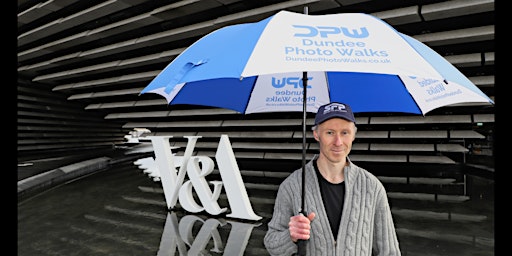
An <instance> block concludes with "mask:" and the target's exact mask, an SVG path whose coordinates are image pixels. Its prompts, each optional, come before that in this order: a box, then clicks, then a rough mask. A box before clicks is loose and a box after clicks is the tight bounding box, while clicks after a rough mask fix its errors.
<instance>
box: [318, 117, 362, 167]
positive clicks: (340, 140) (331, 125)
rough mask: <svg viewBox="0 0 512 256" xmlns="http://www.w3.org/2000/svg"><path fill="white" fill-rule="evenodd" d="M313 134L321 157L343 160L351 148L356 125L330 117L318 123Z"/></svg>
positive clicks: (336, 160)
mask: <svg viewBox="0 0 512 256" xmlns="http://www.w3.org/2000/svg"><path fill="white" fill-rule="evenodd" d="M313 136H314V137H315V140H317V141H318V142H319V145H320V157H321V158H323V157H325V158H327V160H329V161H330V162H333V163H337V162H343V161H345V159H346V157H347V156H348V154H349V153H350V150H351V149H352V142H353V141H354V139H355V136H356V127H355V124H354V123H353V122H350V121H347V120H345V119H342V118H332V119H329V120H327V121H325V122H323V123H321V124H320V125H318V127H317V129H316V130H313Z"/></svg>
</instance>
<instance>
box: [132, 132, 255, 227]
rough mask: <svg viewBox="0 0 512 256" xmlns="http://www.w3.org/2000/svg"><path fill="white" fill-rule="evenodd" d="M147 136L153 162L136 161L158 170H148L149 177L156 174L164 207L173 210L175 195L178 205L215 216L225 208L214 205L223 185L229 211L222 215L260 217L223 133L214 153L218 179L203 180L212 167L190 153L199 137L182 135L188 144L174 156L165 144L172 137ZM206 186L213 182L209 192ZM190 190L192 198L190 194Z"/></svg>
mask: <svg viewBox="0 0 512 256" xmlns="http://www.w3.org/2000/svg"><path fill="white" fill-rule="evenodd" d="M148 138H150V139H151V143H152V145H153V150H154V152H155V160H154V163H155V164H156V165H153V164H152V163H150V162H151V159H147V158H146V159H144V161H143V162H137V163H136V164H139V165H140V166H141V167H142V168H153V169H158V171H151V174H152V175H153V176H154V175H160V181H161V182H162V187H163V190H164V195H165V200H166V203H167V208H168V209H173V208H174V206H175V205H176V203H177V200H178V198H179V200H180V205H181V206H182V207H183V209H185V210H187V211H189V212H193V213H198V212H201V211H206V212H208V213H209V214H211V215H219V214H221V213H224V212H226V211H227V208H221V207H220V206H219V204H218V199H219V196H220V193H221V191H222V188H224V190H225V191H226V196H227V199H228V201H229V205H230V207H231V212H230V213H229V214H227V215H226V216H227V217H231V218H239V219H246V220H260V219H261V218H262V217H260V216H258V215H256V214H255V213H254V211H253V209H252V206H251V202H250V201H249V196H248V195H247V191H246V189H245V186H244V182H243V180H242V176H241V174H240V169H239V168H238V164H237V163H236V159H235V155H234V153H233V149H232V148H231V143H230V142H229V138H228V136H227V135H221V138H220V142H219V146H218V147H217V152H216V154H215V159H216V160H217V165H218V167H219V173H220V175H221V178H222V181H207V180H206V176H208V175H209V174H211V173H212V171H213V169H214V167H215V163H214V162H213V160H212V159H211V158H209V157H207V156H192V153H193V151H194V147H195V145H196V141H197V139H198V138H201V136H185V138H187V139H188V143H187V147H186V149H185V153H184V155H183V156H176V155H175V154H174V153H172V148H171V146H170V143H169V138H172V136H150V137H148ZM148 161H149V162H148ZM155 166H156V167H155ZM176 167H178V168H179V171H177V170H176ZM185 174H187V176H188V178H189V180H187V181H185ZM210 185H213V191H212V190H211V189H210ZM194 191H195V193H196V197H194V194H193V192H194ZM195 198H199V200H200V203H198V202H196V199H195Z"/></svg>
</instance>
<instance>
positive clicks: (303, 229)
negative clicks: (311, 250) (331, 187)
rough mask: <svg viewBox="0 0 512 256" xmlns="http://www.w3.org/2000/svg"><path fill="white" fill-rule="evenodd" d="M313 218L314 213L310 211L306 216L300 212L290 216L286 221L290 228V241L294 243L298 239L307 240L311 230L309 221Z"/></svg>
mask: <svg viewBox="0 0 512 256" xmlns="http://www.w3.org/2000/svg"><path fill="white" fill-rule="evenodd" d="M314 218H315V213H314V212H312V213H310V214H309V215H308V217H307V218H306V216H304V215H303V214H302V213H301V214H298V215H295V216H292V217H290V222H288V230H290V237H291V238H292V241H293V242H294V243H296V242H297V241H298V240H308V239H309V235H310V230H311V225H310V224H311V221H313V219H314Z"/></svg>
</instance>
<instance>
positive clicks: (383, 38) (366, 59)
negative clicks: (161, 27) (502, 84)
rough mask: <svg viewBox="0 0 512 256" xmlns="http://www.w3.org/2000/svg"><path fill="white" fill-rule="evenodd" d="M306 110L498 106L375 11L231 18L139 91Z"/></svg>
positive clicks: (240, 107)
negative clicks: (257, 19) (235, 21)
mask: <svg viewBox="0 0 512 256" xmlns="http://www.w3.org/2000/svg"><path fill="white" fill-rule="evenodd" d="M303 72H307V77H308V82H307V99H306V101H307V111H308V112H315V111H316V110H317V109H318V107H319V106H321V105H323V104H325V103H328V102H332V101H337V102H343V103H348V104H349V105H351V107H352V109H353V111H354V112H401V113H414V114H422V115H425V114H426V113H427V112H429V111H431V110H433V109H436V108H439V107H443V106H448V105H454V104H494V102H493V101H492V100H491V99H490V98H489V97H488V96H486V95H485V94H484V93H483V92H482V91H481V90H480V89H479V88H478V87H477V86H476V85H474V84H473V83H472V82H471V81H470V80H469V79H468V78H467V77H465V76H464V75H463V74H462V73H461V72H460V71H459V70H458V69H457V68H455V67H454V66H453V65H451V64H450V63H449V62H448V61H446V59H444V58H443V57H442V56H440V55H439V54H438V53H436V52H435V51H434V50H432V49H431V48H429V47H428V46H426V45H425V44H423V43H421V42H419V41H417V40H415V39H414V38H412V37H410V36H407V35H405V34H402V33H400V32H398V31H396V30H395V29H394V28H393V27H391V26H390V25H388V24H387V23H385V22H384V21H382V20H380V19H378V18H376V17H374V16H372V15H368V14H362V13H342V14H328V15H306V14H300V13H294V12H289V11H280V12H278V13H277V14H275V15H273V16H270V17H269V18H267V19H264V20H262V21H260V22H256V23H246V24H239V25H232V26H227V27H224V28H221V29H218V30H216V31H213V32H212V33H210V34H208V35H206V36H204V37H203V38H201V39H200V40H198V41H196V42H195V43H194V44H192V45H191V46H190V47H188V48H187V49H186V50H185V51H184V52H183V53H181V54H180V55H179V56H177V57H176V58H175V59H174V60H173V61H172V62H171V63H170V64H169V65H168V66H167V67H166V68H165V69H164V70H163V71H162V72H161V73H160V74H158V75H157V76H156V77H155V78H154V79H153V80H152V81H151V83H150V84H149V85H148V86H147V87H146V88H144V89H143V90H142V91H141V94H143V93H157V94H160V95H162V96H164V97H165V98H166V99H167V101H168V103H169V104H171V105H175V104H193V105H203V106H213V107H220V108H227V109H232V110H235V111H238V112H240V113H245V114H249V113H258V112H282V111H303V94H302V92H303V83H302V74H303Z"/></svg>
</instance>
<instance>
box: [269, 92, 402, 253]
mask: <svg viewBox="0 0 512 256" xmlns="http://www.w3.org/2000/svg"><path fill="white" fill-rule="evenodd" d="M355 122H356V120H355V118H354V114H353V113H352V110H351V108H350V106H349V105H347V104H343V103H337V102H333V103H329V104H326V105H324V106H321V107H320V108H319V109H318V112H317V113H316V117H315V124H314V126H313V128H312V130H313V136H314V138H315V140H316V141H318V143H319V146H320V153H319V154H318V155H315V156H314V157H313V159H312V160H311V161H310V162H308V163H307V164H306V166H305V170H306V185H305V187H306V189H305V197H306V199H305V211H304V212H306V213H308V214H307V216H304V215H302V214H300V213H299V212H300V211H301V202H302V201H301V200H302V199H301V196H302V194H301V191H302V189H301V186H302V185H301V184H302V182H301V181H302V168H300V169H298V170H295V171H294V172H293V173H291V174H290V175H289V176H288V177H287V178H286V179H285V180H284V181H283V182H282V183H281V185H280V186H279V190H278V192H277V197H276V201H275V205H274V213H273V216H272V219H271V220H270V222H269V223H268V231H267V233H266V235H265V238H264V244H265V247H266V248H267V251H268V252H269V253H270V254H271V255H280V256H282V255H293V254H295V253H296V252H297V241H299V240H304V241H301V242H303V243H304V244H305V247H306V254H307V255H312V256H319V255H328V256H333V255H345V256H352V255H368V256H370V255H387V256H389V255H401V252H400V248H399V243H398V238H397V235H396V232H395V226H394V223H393V218H392V215H391V209H390V207H389V203H388V199H387V194H386V191H385V189H384V186H383V185H382V183H381V182H380V181H379V180H378V179H377V178H376V177H375V176H374V175H373V174H371V173H370V172H368V171H367V170H365V169H363V168H361V167H359V166H357V165H355V164H354V163H352V162H351V161H350V159H349V157H348V155H349V153H350V150H351V149H352V142H353V141H354V139H355V135H356V132H357V128H356V123H355Z"/></svg>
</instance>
